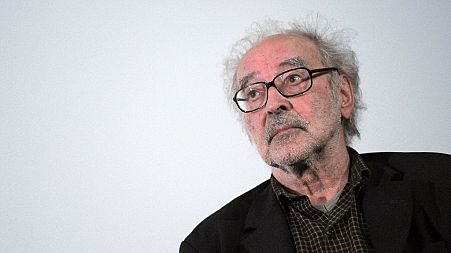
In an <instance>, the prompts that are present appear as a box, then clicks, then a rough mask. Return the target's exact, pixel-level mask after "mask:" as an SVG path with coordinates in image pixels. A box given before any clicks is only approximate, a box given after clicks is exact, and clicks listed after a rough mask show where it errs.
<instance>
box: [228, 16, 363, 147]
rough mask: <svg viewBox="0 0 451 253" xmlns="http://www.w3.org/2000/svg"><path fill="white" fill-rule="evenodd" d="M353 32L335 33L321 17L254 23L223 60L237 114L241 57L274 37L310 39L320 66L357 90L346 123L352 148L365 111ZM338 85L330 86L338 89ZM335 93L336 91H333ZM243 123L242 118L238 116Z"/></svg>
mask: <svg viewBox="0 0 451 253" xmlns="http://www.w3.org/2000/svg"><path fill="white" fill-rule="evenodd" d="M349 32H350V30H334V29H332V28H331V26H330V24H329V23H328V22H327V21H325V20H324V19H320V18H319V17H310V18H307V19H305V20H295V21H292V22H290V23H288V24H287V25H284V24H282V23H281V22H278V21H275V20H271V19H266V20H265V21H264V22H262V23H253V24H252V25H251V27H250V28H249V29H248V30H247V35H246V36H245V37H244V38H242V39H240V40H238V41H237V42H236V43H235V44H234V45H233V46H232V48H231V50H230V53H229V56H228V57H226V58H225V60H224V82H225V86H224V87H225V92H226V95H227V99H228V101H230V103H231V105H232V107H233V108H235V109H236V110H235V112H236V113H238V115H242V114H241V113H240V112H239V110H238V109H237V108H236V106H235V105H234V104H233V101H232V97H233V96H234V95H235V93H236V91H237V90H238V87H237V86H238V85H237V82H236V72H237V68H238V64H239V63H240V61H241V59H242V57H243V56H244V55H245V54H246V52H248V51H249V50H250V49H251V48H252V47H254V46H255V45H256V44H257V43H259V42H261V41H262V40H264V39H265V38H267V37H269V36H273V35H279V34H283V35H298V36H303V37H306V38H308V39H310V40H311V41H312V42H313V43H314V44H315V45H316V47H317V48H318V52H319V55H320V60H321V63H322V64H323V65H324V66H329V67H330V66H332V67H337V68H338V69H339V72H340V74H341V75H344V76H346V77H347V79H348V80H349V81H350V82H351V83H352V87H353V90H354V101H355V103H354V110H353V112H352V114H351V116H350V117H349V119H343V121H342V124H343V127H344V133H345V140H346V144H350V143H351V142H352V139H353V138H354V137H360V133H359V130H358V128H357V116H358V114H359V112H360V111H361V110H362V109H363V108H364V106H363V104H362V101H361V91H360V88H359V82H360V80H359V66H358V61H357V58H356V54H355V52H354V51H353V50H352V49H351V47H350V45H349V44H350V40H349V36H348V34H349ZM336 83H338V82H337V81H333V80H332V82H331V85H336ZM332 90H335V88H334V87H333V89H332ZM238 118H239V119H241V116H238Z"/></svg>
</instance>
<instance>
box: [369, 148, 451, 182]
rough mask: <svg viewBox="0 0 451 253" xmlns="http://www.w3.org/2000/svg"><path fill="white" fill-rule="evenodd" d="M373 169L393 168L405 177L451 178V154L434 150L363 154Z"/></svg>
mask: <svg viewBox="0 0 451 253" xmlns="http://www.w3.org/2000/svg"><path fill="white" fill-rule="evenodd" d="M361 156H362V158H363V160H364V161H365V163H366V164H367V165H368V166H369V167H370V170H371V169H373V170H374V169H382V170H387V168H389V169H392V170H394V171H396V172H398V173H400V174H401V175H402V176H403V178H405V179H414V180H415V179H422V180H432V181H436V180H438V181H442V180H450V179H451V155H449V154H444V153H432V152H380V153H364V154H361Z"/></svg>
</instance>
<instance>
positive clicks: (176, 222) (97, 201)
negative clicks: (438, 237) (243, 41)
mask: <svg viewBox="0 0 451 253" xmlns="http://www.w3.org/2000/svg"><path fill="white" fill-rule="evenodd" d="M450 12H451V2H450V1H447V0H443V1H439V0H437V1H412V0H406V1H393V0H390V1H371V2H370V1H302V0H287V1H269V0H258V1H257V0H252V1H235V0H223V1H207V0H205V1H204V0H185V1H170V0H169V1H167V0H166V1H152V0H151V1H144V0H140V1H138V0H136V1H133V0H130V1H106V0H103V1H48V0H46V1H32V0H29V1H21V0H9V1H8V0H1V1H0V252H21V253H22V252H23V253H25V252H39V253H40V252H42V253H44V252H45V253H49V252H69V253H72V252H74V253H75V252H176V251H177V250H178V246H179V243H180V241H181V240H182V239H183V238H184V237H185V236H186V235H187V234H188V233H189V232H191V230H192V229H193V228H194V226H195V225H197V224H198V223H199V222H200V221H201V220H202V219H203V218H205V217H206V216H207V215H209V214H211V213H212V212H213V211H215V210H217V209H218V208H220V207H221V206H223V205H224V204H226V203H227V202H229V201H230V200H231V199H233V198H234V197H236V196H238V195H239V194H241V193H243V192H244V191H246V190H248V189H250V188H251V187H253V186H255V185H257V184H258V183H260V182H261V181H263V180H265V179H267V178H269V172H270V170H269V169H268V168H267V167H266V165H265V164H264V163H263V162H261V161H260V158H259V157H258V155H257V153H256V151H254V148H253V147H252V146H251V145H250V143H249V142H248V140H247V137H246V136H245V135H244V134H243V133H242V131H241V127H240V125H239V124H238V123H237V122H236V121H235V119H234V117H233V115H232V114H231V112H230V108H229V107H228V105H227V103H226V99H225V97H224V93H223V88H222V76H221V72H222V65H221V64H222V60H223V57H224V56H225V55H226V54H227V52H228V50H229V49H230V47H231V45H232V44H233V43H234V42H235V41H236V40H238V39H239V38H241V37H242V36H243V35H244V31H245V29H246V27H248V26H249V25H250V24H251V23H252V22H253V21H257V20H263V19H264V18H265V17H271V18H274V19H279V20H282V21H289V20H292V19H294V18H299V17H303V16H305V15H308V14H312V13H313V14H316V13H319V14H320V15H321V16H323V17H325V18H327V19H329V20H331V23H332V24H333V25H334V26H336V27H338V28H352V29H354V30H355V36H354V39H353V42H352V45H353V48H354V49H355V51H356V52H357V54H358V57H359V61H360V63H361V72H360V73H361V80H362V82H361V83H362V91H363V98H364V102H365V104H366V106H367V108H368V109H367V110H366V111H365V112H364V115H363V117H362V121H361V124H360V126H361V130H362V131H361V132H362V138H361V140H359V141H356V142H355V144H354V147H355V148H356V149H357V150H359V151H360V152H370V151H437V152H445V153H450V152H451V144H450V143H451V135H450V130H451V129H450V127H451V115H450V108H451V83H450V80H451V74H450V73H451V48H450V45H451V30H450V25H451V15H449V13H450Z"/></svg>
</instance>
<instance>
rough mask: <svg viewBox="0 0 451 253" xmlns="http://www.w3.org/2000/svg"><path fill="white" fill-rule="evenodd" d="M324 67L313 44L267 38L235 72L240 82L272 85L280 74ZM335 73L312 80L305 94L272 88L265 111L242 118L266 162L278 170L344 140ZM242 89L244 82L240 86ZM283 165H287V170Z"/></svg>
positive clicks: (284, 37)
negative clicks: (287, 93) (334, 90)
mask: <svg viewBox="0 0 451 253" xmlns="http://www.w3.org/2000/svg"><path fill="white" fill-rule="evenodd" d="M302 64H303V65H304V66H305V67H307V68H310V69H316V68H323V67H334V66H323V65H322V63H321V61H320V57H319V54H318V50H317V48H316V46H315V45H314V44H313V42H312V41H310V40H309V39H307V38H305V37H300V36H294V35H277V36H272V37H269V38H267V39H265V40H263V41H262V42H260V43H259V44H257V45H256V46H254V47H253V48H252V49H251V50H249V51H248V52H247V53H246V55H245V56H244V57H243V59H242V60H241V61H240V64H239V66H238V69H237V83H238V84H239V83H240V82H241V83H243V79H249V80H248V81H247V82H246V83H247V84H250V83H253V82H258V81H264V82H268V81H271V80H272V79H273V78H274V77H275V76H276V75H277V74H279V73H281V72H283V71H285V70H288V69H291V68H296V67H301V66H303V65H302ZM330 80H331V75H330V74H324V75H320V76H317V77H315V78H314V79H313V86H312V88H311V89H310V90H309V91H308V92H306V93H305V94H303V95H301V96H296V97H291V98H285V97H283V96H282V95H280V94H279V93H278V91H277V90H276V89H275V88H274V87H271V88H269V90H268V102H267V104H266V106H265V107H263V108H262V109H260V110H258V111H256V112H251V113H246V114H244V115H243V119H244V124H245V128H246V130H247V132H248V134H249V135H250V137H251V139H252V141H253V142H254V143H255V145H256V146H257V149H258V151H259V153H260V155H261V156H262V158H263V160H264V161H265V162H266V163H268V164H269V165H271V166H274V167H285V166H290V165H293V164H297V163H299V162H302V161H305V160H306V159H308V158H309V157H311V156H312V155H315V154H318V153H320V152H323V151H324V150H325V149H331V148H333V147H334V145H338V143H339V142H340V141H341V142H342V143H340V144H342V145H343V143H344V142H343V136H342V135H343V132H342V127H341V123H340V122H341V111H340V101H341V98H340V96H341V95H340V92H339V91H338V92H337V96H336V97H337V98H334V96H333V95H332V90H331V86H330ZM240 85H241V84H240ZM284 165H285V166H284Z"/></svg>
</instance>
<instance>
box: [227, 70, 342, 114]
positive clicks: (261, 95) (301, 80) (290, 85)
mask: <svg viewBox="0 0 451 253" xmlns="http://www.w3.org/2000/svg"><path fill="white" fill-rule="evenodd" d="M331 71H337V72H338V69H337V68H321V69H308V68H304V67H300V68H294V69H290V70H287V71H284V72H282V73H280V74H278V75H277V76H276V77H274V79H273V80H272V81H271V82H267V83H266V82H256V83H252V84H250V85H248V86H246V87H244V88H241V89H240V90H238V91H237V93H236V94H235V96H234V97H233V101H235V103H236V105H237V106H238V108H239V109H240V110H241V111H242V112H244V113H248V112H254V111H257V110H259V109H261V108H263V107H264V106H265V105H266V103H267V101H268V89H269V88H270V87H272V86H274V88H276V90H277V91H278V92H279V93H280V94H281V95H282V96H284V97H286V98H289V97H294V96H299V95H302V94H304V93H306V92H307V91H308V90H310V88H312V85H313V78H315V77H317V76H320V75H323V74H325V73H328V72H331Z"/></svg>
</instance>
